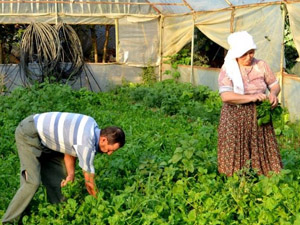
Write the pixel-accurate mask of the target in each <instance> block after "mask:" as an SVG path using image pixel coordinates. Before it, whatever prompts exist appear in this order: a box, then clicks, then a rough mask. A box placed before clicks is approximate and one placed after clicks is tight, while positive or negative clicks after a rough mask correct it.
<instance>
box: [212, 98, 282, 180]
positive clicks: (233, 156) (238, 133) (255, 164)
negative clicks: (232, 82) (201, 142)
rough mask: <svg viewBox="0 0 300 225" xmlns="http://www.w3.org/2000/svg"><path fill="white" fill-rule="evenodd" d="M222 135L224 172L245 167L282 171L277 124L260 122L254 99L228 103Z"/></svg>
mask: <svg viewBox="0 0 300 225" xmlns="http://www.w3.org/2000/svg"><path fill="white" fill-rule="evenodd" d="M218 135H219V139H218V170H219V172H220V173H224V174H226V175H227V176H232V175H233V173H234V172H236V171H239V170H241V169H242V168H245V167H246V168H252V169H254V170H256V171H257V173H258V174H264V175H268V173H269V172H270V171H274V172H277V173H278V172H280V170H281V168H282V162H281V157H280V152H279V148H278V144H277V141H276V136H275V133H274V128H273V125H272V123H269V124H266V125H262V126H258V125H257V119H256V107H255V104H254V103H248V104H243V105H232V104H227V103H224V104H223V107H222V111H221V117H220V124H219V128H218Z"/></svg>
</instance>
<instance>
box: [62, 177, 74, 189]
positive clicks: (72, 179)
mask: <svg viewBox="0 0 300 225" xmlns="http://www.w3.org/2000/svg"><path fill="white" fill-rule="evenodd" d="M73 181H74V176H67V177H66V179H64V180H62V181H61V183H60V186H61V187H64V186H66V185H67V184H68V183H69V182H73Z"/></svg>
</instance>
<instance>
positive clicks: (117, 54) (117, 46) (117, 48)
mask: <svg viewBox="0 0 300 225" xmlns="http://www.w3.org/2000/svg"><path fill="white" fill-rule="evenodd" d="M115 38H116V62H119V61H120V58H119V20H118V19H115Z"/></svg>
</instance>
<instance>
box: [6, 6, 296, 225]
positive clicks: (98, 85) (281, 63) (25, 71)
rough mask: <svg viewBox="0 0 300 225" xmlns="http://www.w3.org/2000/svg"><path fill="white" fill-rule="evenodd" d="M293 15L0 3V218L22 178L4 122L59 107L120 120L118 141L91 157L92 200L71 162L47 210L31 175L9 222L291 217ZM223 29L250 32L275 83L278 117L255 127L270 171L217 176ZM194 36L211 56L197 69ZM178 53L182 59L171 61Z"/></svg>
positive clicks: (244, 9)
mask: <svg viewBox="0 0 300 225" xmlns="http://www.w3.org/2000/svg"><path fill="white" fill-rule="evenodd" d="M299 15H300V0H281V1H278V0H209V1H208V0H89V1H88V0H86V1H84V0H0V31H1V34H0V36H5V35H6V33H5V32H4V31H6V30H5V27H6V26H7V27H10V28H11V29H13V30H14V29H15V30H18V29H19V30H20V31H22V32H20V33H17V34H16V35H15V36H14V37H12V38H11V40H12V41H15V42H16V40H17V41H18V45H14V46H13V45H12V46H9V47H7V45H5V44H7V43H5V41H4V40H5V39H1V38H0V115H1V116H0V143H1V144H0V165H1V166H0V173H1V174H2V179H1V180H0V187H1V188H2V190H3V191H2V192H1V193H0V199H1V200H2V201H1V202H0V217H3V216H4V215H5V212H6V209H7V207H8V205H9V204H10V201H11V199H12V198H13V196H14V194H15V193H16V192H17V190H18V184H19V183H21V184H22V176H24V177H25V178H26V176H27V174H26V173H24V174H25V175H24V174H23V171H22V173H21V181H20V179H19V174H20V170H19V167H20V163H19V161H18V154H17V150H18V149H17V146H16V140H15V130H16V128H17V126H18V124H19V123H20V122H21V121H22V120H23V119H24V118H25V117H27V116H29V115H33V114H35V113H42V112H72V113H79V114H83V115H89V116H91V117H93V118H94V119H95V121H97V123H99V125H101V127H102V126H103V127H106V126H110V125H112V124H113V125H116V126H120V127H122V128H123V129H124V131H125V133H126V144H125V145H124V147H122V148H121V149H120V150H119V151H117V152H116V153H114V155H113V156H109V157H108V156H107V155H106V154H97V157H95V160H94V159H92V160H94V166H95V170H96V171H97V172H96V175H97V176H95V184H96V188H98V190H97V191H98V192H97V196H96V197H95V196H94V197H95V198H94V197H92V196H91V195H89V192H87V190H88V188H87V189H86V188H85V185H86V183H85V180H84V179H86V178H85V177H84V176H82V171H83V172H84V169H81V168H79V167H81V164H80V165H77V164H76V173H75V175H76V179H75V181H74V182H71V183H69V184H68V185H67V186H64V187H62V194H63V195H64V196H65V199H64V200H63V201H62V202H61V204H50V203H49V199H48V196H47V195H48V190H46V189H47V187H46V186H43V185H44V184H47V180H43V179H42V180H41V181H42V184H43V185H41V186H42V188H39V189H38V190H37V192H36V194H35V196H34V198H33V199H32V202H31V203H30V207H28V208H27V209H26V211H24V212H23V214H22V221H19V224H53V225H56V224H82V225H85V224H99V225H102V224H103V225H104V224H105V225H106V224H109V225H129V224H134V225H135V224H136V225H169V224H170V225H171V224H172V225H177V224H178V225H181V224H188V225H189V224H190V225H196V224H199V225H202V224H222V225H223V224H224V225H225V224H226V225H227V224H245V225H248V224H300V216H299V215H300V204H299V203H300V195H299V188H300V181H299V180H300V178H299V172H300V164H299V160H300V154H299V153H300V139H299V137H300V128H299V121H300V114H299V112H300V104H299V97H298V96H300V72H299V74H298V72H296V69H297V68H296V67H297V65H298V63H299V65H300V59H299V58H297V57H298V56H299V54H300V19H299ZM287 23H288V25H289V32H290V33H289V34H287V33H286V32H287V30H286V24H287ZM236 31H247V32H248V33H249V34H251V35H252V36H253V39H254V41H255V43H256V45H257V49H256V50H255V58H257V59H262V60H264V61H265V62H266V63H267V64H268V65H269V66H270V68H271V70H272V71H273V72H274V74H275V75H276V77H277V80H278V82H279V84H280V87H281V92H280V94H279V95H278V99H279V102H280V105H279V106H280V107H278V108H280V110H281V111H280V112H279V111H278V114H280V115H279V116H278V117H276V118H275V116H274V118H273V117H272V116H273V114H271V113H270V114H268V115H267V116H269V118H268V121H267V122H266V123H268V122H269V121H270V120H272V122H273V123H272V128H274V129H273V130H272V132H273V135H274V137H276V138H275V139H277V141H278V149H279V150H278V151H280V154H279V155H280V156H281V158H282V164H283V166H282V170H281V171H280V172H278V173H276V171H275V172H274V171H272V172H271V173H270V176H268V175H267V176H265V175H261V174H259V175H258V174H257V173H256V172H257V171H256V170H255V169H251V167H249V168H248V167H247V166H246V167H245V168H243V169H242V170H241V171H239V172H238V173H236V174H234V175H233V176H228V177H227V176H225V175H223V174H221V173H220V171H219V170H218V144H219V142H218V141H219V139H218V127H219V121H220V114H221V109H222V105H224V104H223V102H222V101H221V98H220V94H219V92H218V89H219V86H218V77H219V74H220V71H221V65H222V64H223V62H224V61H223V58H224V57H225V55H226V53H227V51H228V50H229V44H228V42H227V37H228V36H229V35H230V34H231V33H234V32H236ZM93 32H94V33H93ZM95 35H96V37H95ZM97 35H98V37H97ZM287 35H289V38H290V42H292V43H293V47H294V49H295V52H293V53H292V54H293V57H294V56H295V55H297V57H295V58H292V60H294V61H293V65H294V64H295V66H294V67H293V68H292V69H288V68H287V67H288V66H287V64H288V63H290V62H288V59H287V58H286V56H287V54H286V52H287V49H286V48H285V47H286V46H287V43H286V39H285V38H286V36H287ZM16 36H17V39H16ZM100 36H101V38H102V39H101V41H99V39H100V38H99V37H100ZM202 37H204V38H206V39H207V40H209V45H214V46H217V47H216V48H215V49H217V50H216V52H213V55H212V58H214V59H216V57H217V55H218V56H221V57H222V59H221V60H219V61H218V62H217V63H215V64H210V65H206V64H205V63H204V64H203V65H202V64H200V65H199V64H198V61H197V60H199V57H200V58H201V57H203V58H205V50H204V51H202V52H201V53H200V54H199V52H197V53H196V49H197V45H199V40H200V39H201V38H202ZM97 38H98V39H97ZM207 43H208V42H207ZM97 45H98V46H97ZM99 45H101V47H99ZM5 46H6V47H5ZM16 46H17V47H16ZM87 46H88V47H87ZM5 48H6V49H5ZM7 49H9V51H10V52H9V54H10V55H9V54H7V55H8V56H4V52H5V53H8V50H7ZM87 49H88V50H87ZM99 49H100V50H99ZM204 49H205V48H204ZM215 49H214V50H215ZM182 50H185V53H186V55H188V56H187V57H186V58H188V61H187V62H184V63H182V64H181V63H179V62H178V61H177V62H176V65H175V66H174V65H173V64H172V63H170V61H171V59H172V57H174V56H175V55H177V54H179V53H180V52H182ZM13 51H15V54H14V55H13V57H11V56H12V54H11V53H12V52H13ZM201 54H203V55H201ZM5 57H6V58H5ZM183 61H184V60H182V61H180V62H183ZM214 65H217V66H214ZM299 67H300V66H299ZM294 71H295V72H294ZM143 75H144V76H146V78H145V77H143ZM153 75H154V80H153ZM147 76H148V77H147ZM145 79H146V81H145ZM274 79H275V78H274ZM56 81H59V82H56ZM275 97H276V96H275ZM253 104H254V103H253ZM270 110H271V109H270ZM270 112H271V111H270ZM272 112H274V111H272ZM257 113H258V114H259V113H260V112H258V111H257ZM245 114H247V113H245ZM274 114H275V113H274ZM254 115H255V116H256V114H254ZM258 116H259V115H258ZM271 117H272V118H271ZM256 119H257V120H256ZM253 121H254V122H253ZM253 121H252V120H251V123H252V122H253V124H255V125H257V123H260V122H261V121H262V120H260V122H258V117H257V118H255V120H253ZM56 122H57V121H56ZM56 122H55V123H56ZM261 123H263V122H261ZM51 124H54V121H53V120H52V121H51ZM273 125H274V127H273ZM60 126H62V125H61V124H60ZM259 126H261V124H259ZM74 127H75V125H74ZM74 127H73V128H74ZM74 129H75V128H74ZM101 129H102V128H101ZM95 133H96V132H95ZM240 133H243V132H242V131H241V132H240ZM55 135H58V134H57V133H56V134H55ZM264 135H265V134H264ZM264 135H261V136H264ZM258 136H259V135H258ZM55 137H56V136H55ZM100 137H101V136H100ZM275 141H276V140H275ZM249 142H250V141H249ZM97 144H98V143H97ZM251 144H252V143H251ZM254 144H255V143H254ZM268 144H269V145H272V144H273V143H271V144H270V143H268ZM268 144H267V145H268ZM249 145H250V144H249ZM257 145H258V144H257ZM276 145H277V143H276ZM100 150H101V149H100ZM268 154H271V153H268ZM263 157H264V156H263ZM266 157H267V156H266ZM77 161H78V160H77ZM251 163H252V162H251V160H249V165H251ZM21 167H22V165H21ZM41 170H43V168H41ZM25 172H26V171H25ZM273 172H274V173H273ZM41 173H43V171H42V172H41ZM84 175H85V174H84ZM93 179H94V178H93ZM0 223H1V222H0Z"/></svg>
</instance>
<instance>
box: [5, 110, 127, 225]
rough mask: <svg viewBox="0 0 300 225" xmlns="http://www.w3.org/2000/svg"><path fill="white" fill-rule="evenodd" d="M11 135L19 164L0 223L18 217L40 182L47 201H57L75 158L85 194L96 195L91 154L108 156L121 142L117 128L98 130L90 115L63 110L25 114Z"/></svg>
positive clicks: (69, 178)
mask: <svg viewBox="0 0 300 225" xmlns="http://www.w3.org/2000/svg"><path fill="white" fill-rule="evenodd" d="M15 137H16V145H17V149H18V154H19V158H20V163H21V174H20V188H19V190H18V191H17V193H16V194H15V196H14V198H13V199H12V201H11V203H10V204H9V206H8V208H7V210H6V213H5V215H4V216H3V218H2V222H3V223H5V222H14V221H16V220H18V218H19V217H20V215H21V214H22V212H23V211H24V210H25V209H26V207H27V206H28V204H29V203H30V201H31V199H32V198H33V196H34V194H35V192H36V191H37V189H38V187H39V185H40V182H41V181H42V183H43V184H44V185H45V187H46V189H47V197H48V199H49V201H50V202H51V203H58V202H61V201H62V200H63V196H62V193H61V187H63V186H65V185H66V184H67V183H68V182H72V181H73V180H74V175H75V162H76V158H78V161H79V166H80V167H81V168H82V170H83V175H84V179H85V186H86V189H87V191H88V193H89V194H91V195H93V196H96V193H97V190H96V185H95V180H94V176H95V169H94V165H93V162H94V156H95V154H96V153H97V152H102V153H106V154H108V155H111V154H112V153H113V152H114V151H116V150H117V149H119V148H121V147H123V145H124V144H125V134H124V132H123V130H122V129H121V128H119V127H114V126H112V127H107V128H104V129H101V130H100V129H99V128H98V125H97V123H96V121H95V120H94V119H93V118H92V117H89V116H86V115H82V114H75V113H65V112H47V113H42V114H35V115H32V116H29V117H27V118H26V119H24V120H23V121H22V122H21V123H20V124H19V125H18V127H17V129H16V132H15Z"/></svg>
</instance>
